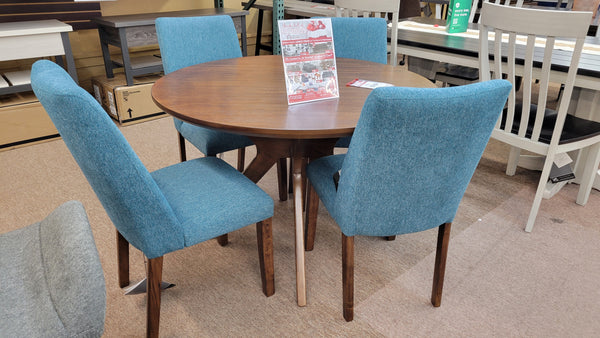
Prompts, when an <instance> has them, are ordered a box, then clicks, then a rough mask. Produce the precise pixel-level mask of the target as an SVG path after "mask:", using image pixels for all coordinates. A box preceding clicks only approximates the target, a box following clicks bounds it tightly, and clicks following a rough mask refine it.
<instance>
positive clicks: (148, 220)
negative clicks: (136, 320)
mask: <svg viewBox="0 0 600 338" xmlns="http://www.w3.org/2000/svg"><path fill="white" fill-rule="evenodd" d="M31 85H32V87H33V90H34V92H35V95H36V96H37V97H38V99H39V100H40V102H41V103H42V105H43V106H44V108H45V109H46V112H47V113H48V115H50V118H51V119H52V122H53V123H54V125H55V126H56V129H58V131H59V133H60V135H61V136H62V138H63V140H64V142H65V143H66V145H67V147H68V148H69V150H70V151H71V154H72V155H73V157H74V158H75V160H76V161H77V163H78V164H79V167H80V168H81V170H82V171H83V173H84V175H85V176H86V178H87V180H88V182H89V183H90V185H91V186H92V188H93V189H94V192H95V193H96V196H98V199H99V200H100V202H101V203H102V205H103V206H104V209H105V210H106V212H107V214H108V216H109V217H110V219H111V220H112V222H113V224H114V225H115V227H116V229H117V251H118V252H117V254H118V266H119V284H120V286H121V287H125V286H127V284H129V244H131V245H133V246H134V247H135V248H137V249H139V250H140V251H142V253H143V254H144V255H145V256H146V258H147V259H148V266H147V334H148V336H152V337H156V336H158V328H159V316H160V283H161V275H162V265H163V255H165V254H167V253H169V252H173V251H176V250H181V249H183V248H186V247H189V246H192V245H194V244H197V243H200V242H203V241H206V240H209V239H211V238H215V237H217V236H220V235H223V234H226V233H228V232H231V231H234V230H237V229H240V228H242V227H245V226H247V225H249V224H252V223H256V224H257V240H258V247H259V250H258V251H259V262H260V268H261V277H262V283H263V292H264V293H265V295H267V296H270V295H272V294H273V293H274V276H273V256H272V252H273V243H272V236H271V234H272V231H271V217H272V216H273V200H272V199H271V198H270V197H269V196H268V195H267V194H266V193H265V192H264V191H262V190H261V189H260V188H259V187H258V186H256V185H255V184H254V183H252V182H251V181H250V180H249V179H247V178H246V177H245V176H243V175H242V174H241V173H240V172H239V171H237V170H235V169H234V168H233V167H231V166H230V165H228V164H227V163H225V162H224V161H222V160H220V159H218V158H216V157H203V158H198V159H194V160H191V161H186V162H180V163H178V164H175V165H172V166H169V167H166V168H163V169H160V170H157V171H154V172H152V173H150V172H148V170H147V169H146V168H145V167H144V165H143V164H142V162H141V161H140V159H139V158H138V157H137V155H136V154H135V153H134V151H133V149H132V148H131V146H130V145H129V143H127V140H125V137H123V134H121V132H120V131H119V129H118V128H117V126H116V125H115V124H114V123H113V122H112V121H111V119H110V118H109V116H108V115H107V114H106V112H104V110H103V109H102V107H100V105H99V104H98V102H97V101H96V100H94V98H93V97H92V96H91V95H90V94H89V93H88V92H86V91H85V90H83V89H82V88H80V87H78V86H77V85H76V84H75V82H73V80H72V79H71V77H70V76H69V75H68V74H67V73H66V72H65V71H64V70H63V69H62V68H61V67H60V66H58V65H56V64H55V63H53V62H50V61H47V60H42V61H37V62H36V63H35V64H34V65H33V67H32V72H31Z"/></svg>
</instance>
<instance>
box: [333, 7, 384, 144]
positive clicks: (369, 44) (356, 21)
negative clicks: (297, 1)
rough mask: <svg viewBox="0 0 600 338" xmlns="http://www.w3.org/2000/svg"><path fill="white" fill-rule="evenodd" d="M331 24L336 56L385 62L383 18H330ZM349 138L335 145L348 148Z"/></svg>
mask: <svg viewBox="0 0 600 338" xmlns="http://www.w3.org/2000/svg"><path fill="white" fill-rule="evenodd" d="M331 26H332V29H333V42H334V44H335V45H334V46H335V56H336V57H340V58H348V59H357V60H364V61H371V62H377V63H383V64H387V22H386V21H385V19H383V18H331ZM367 80H368V79H367ZM350 139H351V137H350V136H348V137H342V138H340V139H339V140H338V141H337V143H336V144H335V146H336V147H341V148H348V145H349V144H350Z"/></svg>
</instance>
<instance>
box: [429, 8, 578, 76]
mask: <svg viewBox="0 0 600 338" xmlns="http://www.w3.org/2000/svg"><path fill="white" fill-rule="evenodd" d="M570 1H571V2H572V0H570ZM479 2H480V0H473V3H472V4H471V13H470V14H469V22H471V23H479V20H480V18H481V15H476V14H478V13H479V8H478V7H479ZM483 2H484V3H485V2H490V3H495V4H498V5H502V6H514V7H522V6H523V0H517V2H516V3H511V0H483ZM435 67H436V68H435V77H434V80H435V81H439V82H442V83H443V84H444V85H445V86H446V85H453V86H463V85H466V84H469V83H473V82H477V81H478V80H479V70H478V69H477V68H473V67H467V66H459V65H453V64H451V63H444V62H442V63H440V62H438V63H437V65H435Z"/></svg>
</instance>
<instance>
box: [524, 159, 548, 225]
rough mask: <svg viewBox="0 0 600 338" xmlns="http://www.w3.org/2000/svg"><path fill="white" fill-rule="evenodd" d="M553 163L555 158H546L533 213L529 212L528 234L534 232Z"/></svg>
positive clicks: (532, 209)
mask: <svg viewBox="0 0 600 338" xmlns="http://www.w3.org/2000/svg"><path fill="white" fill-rule="evenodd" d="M553 161H554V156H547V157H546V162H545V163H544V169H543V170H542V176H541V177H540V181H539V183H538V187H537V190H536V192H535V197H534V198H533V204H532V206H531V211H530V212H529V218H528V219H527V225H525V231H526V232H531V230H533V224H534V223H535V218H536V217H537V213H538V211H539V209H540V204H541V203H542V197H543V196H544V191H545V190H546V182H548V177H549V176H550V169H551V168H552V162H553Z"/></svg>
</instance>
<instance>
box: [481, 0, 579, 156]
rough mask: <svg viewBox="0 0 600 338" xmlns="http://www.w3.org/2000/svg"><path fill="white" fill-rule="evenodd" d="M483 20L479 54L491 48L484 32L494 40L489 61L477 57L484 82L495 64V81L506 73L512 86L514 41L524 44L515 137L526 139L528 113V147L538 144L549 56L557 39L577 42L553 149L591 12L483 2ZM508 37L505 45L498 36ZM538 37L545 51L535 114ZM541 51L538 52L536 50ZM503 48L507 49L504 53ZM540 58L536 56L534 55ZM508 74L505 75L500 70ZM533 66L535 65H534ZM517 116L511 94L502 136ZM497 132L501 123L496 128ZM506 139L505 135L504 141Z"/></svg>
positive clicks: (564, 112) (546, 87) (555, 128)
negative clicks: (533, 98)
mask: <svg viewBox="0 0 600 338" xmlns="http://www.w3.org/2000/svg"><path fill="white" fill-rule="evenodd" d="M481 16H482V21H481V24H480V31H479V39H480V49H479V53H480V55H489V53H490V52H489V44H488V40H487V36H488V32H490V31H492V30H493V32H494V34H495V37H494V50H493V60H492V61H489V62H488V60H486V58H483V57H480V79H481V80H482V81H485V80H489V79H490V78H491V75H490V63H492V64H493V67H492V69H493V73H494V77H495V78H500V77H502V74H503V73H504V74H507V76H508V80H509V81H511V82H512V83H513V84H514V83H515V68H516V67H515V51H516V50H517V49H521V48H520V47H517V46H518V44H517V40H522V39H524V38H525V36H526V39H527V42H526V49H525V58H524V64H523V82H522V86H523V112H522V114H521V121H523V122H522V123H520V129H519V131H518V137H520V138H525V137H526V135H525V133H526V128H527V124H528V123H527V121H529V115H530V114H532V113H533V114H536V118H535V124H534V126H533V133H532V135H531V137H530V138H529V140H530V141H532V142H538V140H539V135H540V131H541V128H542V122H543V118H544V115H543V114H544V110H545V109H546V98H547V93H548V83H549V77H550V66H551V59H552V53H553V51H554V42H555V38H556V37H560V38H571V39H576V44H575V47H574V52H573V54H572V58H571V63H570V68H569V71H568V73H567V78H566V80H565V81H564V85H565V90H564V94H563V98H562V99H561V102H560V105H559V108H558V117H557V120H556V125H555V126H554V131H553V134H552V139H551V142H550V147H553V146H556V145H557V144H558V142H559V138H560V133H561V131H562V127H563V123H564V120H565V116H566V113H567V109H568V104H569V101H570V98H571V94H572V91H573V83H574V81H575V76H576V74H577V65H578V64H579V58H580V56H581V50H582V48H583V41H584V39H585V34H586V32H587V27H588V24H589V22H590V20H591V13H589V12H567V11H555V10H538V9H525V8H515V7H507V6H498V5H494V4H490V3H484V5H483V7H482V11H481ZM503 33H504V34H508V36H509V39H508V46H507V45H506V43H503V42H502V34H503ZM536 37H539V38H544V39H545V40H546V43H545V47H544V49H543V53H544V54H543V55H544V56H543V61H542V67H541V72H536V78H539V80H540V89H539V96H538V100H537V104H538V109H537V111H536V112H530V111H529V107H530V103H531V102H532V101H531V95H532V88H531V86H532V82H533V81H532V80H533V79H534V77H533V73H534V60H533V59H534V52H536V53H537V51H535V49H536V48H535V39H536ZM538 48H539V47H538ZM505 49H506V50H505ZM502 56H505V57H506V63H501V62H498V61H499V60H502V59H501V57H502ZM538 57H539V56H538ZM504 66H506V67H507V68H508V69H506V70H504V69H502V67H504ZM536 66H537V65H536ZM514 111H515V89H514V86H513V90H512V92H511V95H510V97H509V102H508V112H507V116H506V123H505V126H504V129H503V131H504V132H505V133H506V134H505V135H514V134H511V129H512V126H513V124H514V122H515V121H514V117H515V116H514ZM499 127H500V120H499V121H498V124H497V128H499ZM507 137H508V136H507Z"/></svg>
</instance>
